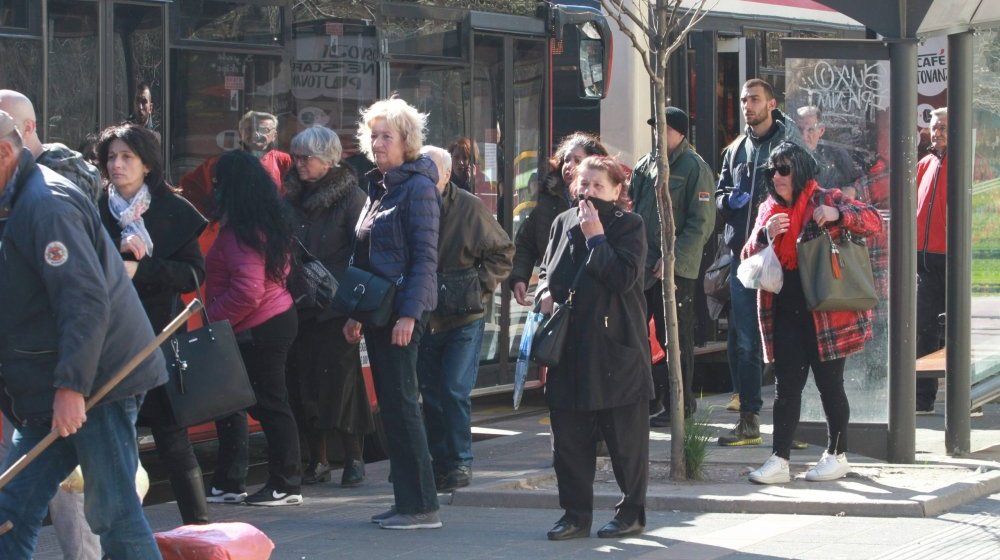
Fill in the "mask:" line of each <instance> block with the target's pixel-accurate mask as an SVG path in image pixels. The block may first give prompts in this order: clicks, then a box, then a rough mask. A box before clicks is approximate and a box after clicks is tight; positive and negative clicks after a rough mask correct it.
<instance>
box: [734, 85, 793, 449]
mask: <svg viewBox="0 0 1000 560" xmlns="http://www.w3.org/2000/svg"><path fill="white" fill-rule="evenodd" d="M740 104H741V106H742V108H743V116H744V118H745V119H746V122H747V128H746V131H745V133H744V134H743V135H742V136H740V137H739V138H738V139H737V140H736V141H735V142H733V143H732V144H730V145H729V147H728V148H726V151H725V153H724V154H723V156H722V172H721V174H720V176H719V183H718V186H717V188H716V191H715V204H716V208H717V209H718V210H719V216H720V217H721V218H722V220H723V221H724V222H725V225H726V227H725V231H724V236H723V239H724V241H725V243H726V245H727V246H729V248H730V250H731V251H732V255H733V260H732V265H731V266H732V269H731V270H732V271H733V274H732V275H731V276H730V281H729V291H730V296H731V299H730V302H731V303H730V305H731V306H730V309H729V340H728V344H727V351H728V353H729V369H730V372H731V374H732V378H733V385H734V387H733V389H734V390H735V391H736V392H738V393H739V395H740V419H739V422H738V423H737V424H736V426H735V427H734V428H733V429H732V430H731V431H730V432H729V433H728V434H725V435H723V436H721V437H719V445H726V446H730V445H759V444H760V443H761V441H762V440H761V437H760V408H761V406H762V405H763V400H762V399H761V393H760V386H761V377H762V374H763V365H764V364H763V351H762V348H761V338H760V326H759V325H758V324H757V291H756V290H750V289H747V288H745V287H743V284H742V283H740V281H739V278H737V277H736V269H737V268H739V266H740V250H741V249H743V244H744V243H746V239H747V235H748V234H749V231H750V228H752V227H753V224H754V220H756V219H757V206H758V205H759V204H760V202H761V201H762V200H764V198H766V197H767V188H766V187H765V185H764V172H763V166H764V164H766V163H767V158H768V157H769V156H770V155H771V150H773V149H774V148H776V147H777V146H778V145H779V144H781V143H782V142H783V141H785V140H786V137H787V139H791V137H792V132H791V130H790V127H789V122H788V121H787V119H786V118H785V116H784V115H783V114H782V113H781V112H780V111H778V110H777V105H778V102H777V100H776V99H775V98H774V91H773V90H772V89H771V84H769V83H767V82H765V81H764V80H760V79H756V78H755V79H752V80H748V81H747V82H746V83H745V84H743V89H742V91H741V92H740ZM791 128H794V126H793V127H791Z"/></svg>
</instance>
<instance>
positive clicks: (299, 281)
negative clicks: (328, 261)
mask: <svg viewBox="0 0 1000 560" xmlns="http://www.w3.org/2000/svg"><path fill="white" fill-rule="evenodd" d="M294 239H295V243H296V244H297V245H298V246H299V251H298V254H297V255H294V256H293V257H292V270H291V272H290V273H289V275H288V282H287V284H288V292H289V293H290V294H292V299H293V300H295V308H296V309H310V308H316V309H326V308H328V307H330V305H332V304H333V298H334V296H335V295H336V293H337V287H338V282H337V279H336V278H334V276H333V274H332V273H331V272H330V271H329V270H328V269H327V268H326V267H325V266H323V263H322V262H320V260H319V259H317V258H316V257H315V256H313V254H312V253H310V252H309V250H308V249H306V246H305V245H303V244H302V242H301V241H299V238H298V237H295V238H294Z"/></svg>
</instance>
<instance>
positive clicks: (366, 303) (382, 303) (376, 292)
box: [333, 216, 396, 327]
mask: <svg viewBox="0 0 1000 560" xmlns="http://www.w3.org/2000/svg"><path fill="white" fill-rule="evenodd" d="M361 219H364V217H363V216H362V218H361ZM357 247H358V237H357V232H355V234H354V240H353V241H352V242H351V261H350V263H348V265H347V268H346V269H344V271H343V272H341V273H340V274H339V275H338V277H337V280H338V282H339V283H340V287H339V288H338V289H337V294H336V296H335V297H334V299H333V308H334V309H336V310H337V311H339V312H340V313H341V314H343V315H347V316H348V317H350V318H351V319H354V320H355V321H358V322H359V323H361V324H362V325H365V326H369V327H384V326H385V325H387V324H389V320H390V319H392V307H393V303H394V301H395V299H396V284H395V283H394V282H392V281H391V280H389V279H387V278H383V277H381V276H379V275H378V274H375V273H372V272H368V271H367V270H362V269H360V268H358V267H356V266H354V252H355V251H356V250H357Z"/></svg>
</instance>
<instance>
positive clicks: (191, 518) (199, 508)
mask: <svg viewBox="0 0 1000 560" xmlns="http://www.w3.org/2000/svg"><path fill="white" fill-rule="evenodd" d="M170 487H171V488H172V489H173V491H174V498H175V499H176V500H177V509H179V510H180V512H181V520H183V521H184V524H185V525H205V524H207V523H208V505H207V504H206V503H205V482H204V480H203V479H202V477H201V467H195V468H193V469H191V470H189V471H185V472H184V473H181V474H179V475H173V476H171V477H170Z"/></svg>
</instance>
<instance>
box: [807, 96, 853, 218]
mask: <svg viewBox="0 0 1000 560" xmlns="http://www.w3.org/2000/svg"><path fill="white" fill-rule="evenodd" d="M795 124H796V126H797V127H798V129H799V134H800V135H802V144H803V145H804V146H805V147H806V148H808V149H809V153H810V154H812V156H813V157H814V158H816V163H818V164H819V174H818V175H816V182H817V183H819V186H821V187H823V188H824V189H840V190H841V191H843V192H844V194H846V195H848V196H850V197H851V198H856V197H857V194H858V192H857V187H856V186H855V183H857V181H858V179H860V178H861V176H862V175H863V173H862V172H861V168H860V167H858V166H857V164H856V163H854V160H852V159H851V155H850V154H848V153H847V150H845V149H844V148H843V147H841V146H838V145H836V144H831V143H829V142H826V141H824V140H822V138H823V135H824V134H826V124H825V123H824V122H823V112H822V111H820V109H819V107H816V106H815V105H806V106H804V107H799V108H798V109H796V110H795Z"/></svg>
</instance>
